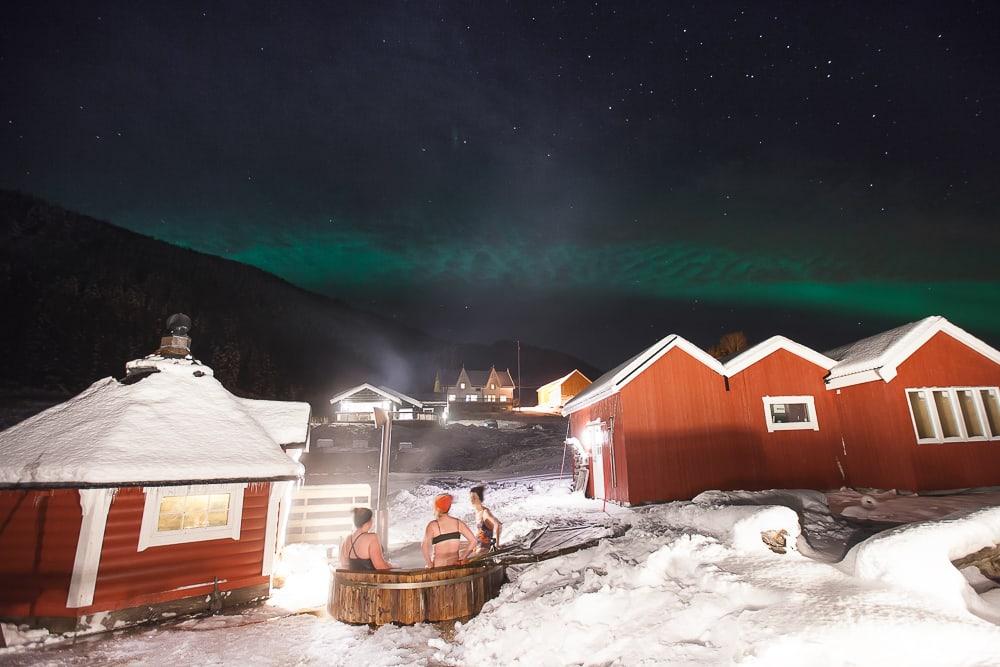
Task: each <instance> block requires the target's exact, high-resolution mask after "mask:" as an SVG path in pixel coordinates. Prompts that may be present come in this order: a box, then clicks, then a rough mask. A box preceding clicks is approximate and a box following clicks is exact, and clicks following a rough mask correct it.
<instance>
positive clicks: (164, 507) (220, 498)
mask: <svg viewBox="0 0 1000 667" xmlns="http://www.w3.org/2000/svg"><path fill="white" fill-rule="evenodd" d="M228 523H229V494H228V493H219V494H212V495H200V496H165V497H164V498H162V499H161V500H160V512H159V515H158V516H157V521H156V530H157V531H159V532H163V531H169V530H187V529H189V528H212V527H218V526H225V525H227V524H228Z"/></svg>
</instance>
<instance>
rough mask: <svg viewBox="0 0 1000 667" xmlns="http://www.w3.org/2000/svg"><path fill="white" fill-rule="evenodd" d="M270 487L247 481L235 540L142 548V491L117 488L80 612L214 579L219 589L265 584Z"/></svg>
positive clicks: (191, 589)
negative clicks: (92, 584)
mask: <svg viewBox="0 0 1000 667" xmlns="http://www.w3.org/2000/svg"><path fill="white" fill-rule="evenodd" d="M269 488H270V485H269V484H250V485H248V486H247V488H246V490H245V492H244V495H243V523H242V526H241V528H240V539H239V540H238V541H237V540H231V539H221V540H208V541H205V542H188V543H186V544H170V545H165V546H153V547H148V548H147V549H146V550H144V551H138V548H139V529H140V526H141V524H142V511H143V507H144V505H145V498H146V496H145V494H144V493H143V492H142V490H141V489H135V488H129V489H121V490H120V491H119V492H118V493H117V494H116V495H115V499H114V501H113V502H112V503H111V510H110V511H109V512H108V522H107V526H106V528H105V531H104V547H103V549H102V551H101V565H100V568H99V569H98V571H97V586H96V588H95V590H94V604H93V605H92V606H91V607H87V608H86V609H83V610H81V613H92V612H95V611H107V610H115V609H127V608H129V607H135V606H138V605H142V604H154V603H158V602H166V601H168V600H178V599H180V598H185V597H191V596H195V595H205V594H207V593H210V592H212V590H213V582H214V579H215V578H218V579H219V589H220V590H223V591H225V590H232V589H235V588H242V587H244V586H255V585H258V584H263V583H267V582H268V581H269V578H268V577H265V576H261V569H262V568H263V562H264V561H263V559H264V532H265V524H266V523H267V498H268V491H269ZM199 584H201V585H200V586H198V585H199Z"/></svg>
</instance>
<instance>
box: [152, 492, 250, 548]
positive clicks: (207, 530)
mask: <svg viewBox="0 0 1000 667" xmlns="http://www.w3.org/2000/svg"><path fill="white" fill-rule="evenodd" d="M246 487H247V484H246V483H238V484H193V485H189V486H153V487H144V488H143V493H145V494H146V502H145V505H144V506H143V508H142V524H141V526H140V528H139V547H138V549H137V551H145V550H146V549H148V548H149V547H162V546H167V545H170V544H187V543H189V542H206V541H208V540H224V539H231V540H239V539H240V529H241V527H242V524H243V493H244V490H245V489H246ZM224 493H228V494H229V517H228V519H227V521H226V525H225V526H206V527H204V528H181V529H180V530H166V531H162V532H161V531H160V530H159V529H158V528H157V526H158V524H159V518H160V501H162V500H163V498H165V497H167V496H201V495H221V494H224Z"/></svg>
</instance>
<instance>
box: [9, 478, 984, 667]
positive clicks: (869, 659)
mask: <svg viewBox="0 0 1000 667" xmlns="http://www.w3.org/2000/svg"><path fill="white" fill-rule="evenodd" d="M480 476H483V477H485V476H487V474H486V473H481V475H480ZM461 477H463V478H465V477H468V478H471V477H472V474H471V473H466V474H463V475H462V476H461ZM489 477H491V478H492V479H494V480H499V481H494V482H493V483H492V484H491V486H490V490H489V491H488V497H487V501H488V504H489V505H491V506H492V507H493V509H494V511H495V512H496V513H497V514H498V515H499V516H500V517H501V518H502V520H504V521H505V533H506V534H508V535H509V536H515V535H517V534H523V533H526V532H527V531H529V530H531V529H532V528H535V527H537V526H539V525H542V524H544V523H550V522H559V521H565V520H567V519H569V518H580V517H586V518H587V519H588V520H595V521H602V522H616V521H627V522H628V523H630V524H632V525H633V529H632V530H631V531H629V532H628V533H627V534H626V535H625V536H623V537H620V538H617V539H613V540H606V541H604V542H602V543H601V544H600V545H599V546H597V547H595V548H592V549H588V550H585V551H581V552H577V553H574V554H570V555H568V556H564V557H560V558H557V559H553V560H551V561H547V562H543V563H538V564H534V565H529V566H521V567H517V568H511V570H510V578H511V580H512V582H511V583H510V584H509V585H507V586H505V587H504V589H503V591H502V592H501V595H500V597H499V598H498V599H497V600H494V601H492V602H490V603H488V604H487V606H486V608H485V609H484V610H483V613H482V614H480V615H479V616H478V617H477V618H475V619H473V620H472V621H470V622H469V623H467V624H465V625H459V626H455V627H453V626H444V627H442V626H434V625H421V626H416V627H409V628H402V627H390V626H387V627H383V628H380V629H379V630H376V631H371V630H369V629H368V628H358V627H351V626H347V625H344V624H341V623H338V622H335V621H333V620H331V619H329V618H326V617H323V614H322V613H320V614H319V615H313V614H298V615H293V616H284V617H281V616H279V615H278V614H280V613H287V612H280V609H281V608H282V607H284V608H286V609H292V610H294V609H298V608H301V607H308V606H312V605H322V604H323V601H324V600H325V597H326V588H327V586H328V578H327V577H328V573H327V571H326V568H325V563H324V562H323V559H322V550H321V549H317V548H309V547H294V548H292V549H291V551H290V553H289V554H288V555H287V558H286V560H285V562H284V567H285V568H286V571H287V572H288V583H287V584H286V586H285V587H284V588H283V589H282V590H280V591H277V593H276V595H275V597H274V599H273V600H272V601H271V605H270V606H269V607H267V608H265V609H263V610H256V611H253V612H249V613H247V614H245V615H243V616H236V617H213V618H208V619H199V620H193V621H186V622H181V623H178V624H174V625H165V626H160V627H157V628H151V629H141V630H137V631H132V632H126V633H122V634H119V635H115V636H111V637H104V638H101V639H99V640H93V641H88V642H83V643H78V644H77V645H75V646H68V647H59V648H57V647H53V648H50V649H47V650H41V651H38V650H36V651H34V652H17V653H8V654H6V655H3V654H0V663H3V664H12V665H28V664H31V665H35V664H42V665H84V664H86V665H126V664H128V665H131V664H156V665H163V664H199V665H287V664H302V665H312V664H316V665H344V666H356V665H365V666H366V667H367V666H371V665H473V664H517V665H532V666H539V665H563V664H580V665H653V664H665V663H669V664H680V665H727V664H745V665H782V666H787V665H831V666H833V665H880V666H881V665H890V664H898V665H928V666H931V665H933V666H934V667H941V666H944V665H982V666H985V665H997V664H1000V627H998V626H997V625H996V624H994V623H992V622H989V621H987V620H984V619H983V618H981V617H979V616H976V615H973V614H972V613H970V612H969V611H968V610H967V609H966V608H965V607H964V606H962V605H961V604H958V603H956V602H955V598H954V596H949V594H948V593H949V589H947V587H943V588H942V589H941V590H937V589H935V587H933V586H930V587H927V588H926V589H924V590H915V589H913V588H912V587H908V586H906V585H902V586H901V585H898V584H892V583H886V582H883V581H880V580H872V579H861V578H858V577H856V576H854V575H853V573H850V572H847V571H845V570H844V569H843V568H842V567H838V566H837V565H836V564H831V563H828V562H823V561H821V560H817V559H816V558H810V557H807V556H806V555H803V554H802V553H800V552H799V551H797V550H795V549H792V550H791V551H790V552H789V553H787V554H784V555H779V554H775V553H772V552H771V551H769V550H767V549H766V548H765V547H764V545H763V543H762V542H760V541H759V539H758V536H759V532H760V530H761V529H765V528H782V527H787V528H788V529H789V531H790V532H791V533H792V534H793V535H794V534H796V533H797V532H798V520H797V518H796V515H795V513H794V512H792V511H791V510H788V509H787V508H784V507H773V506H772V507H760V506H754V505H752V504H750V505H744V506H737V507H734V506H725V505H722V504H721V503H722V502H723V501H726V500H727V498H728V500H729V501H732V500H733V498H731V497H727V495H726V494H713V495H706V496H705V497H704V498H702V499H700V500H701V502H700V503H671V504H667V505H660V506H656V507H651V508H643V509H632V510H630V509H622V508H617V507H610V506H609V507H608V508H607V512H605V511H604V508H603V507H602V504H601V503H600V502H597V501H592V500H586V499H583V498H581V497H580V496H578V495H573V494H570V493H569V489H568V482H566V481H561V480H559V479H556V478H554V477H553V476H545V475H543V476H528V477H525V478H519V479H507V480H503V477H504V475H502V474H500V472H498V471H494V472H493V473H491V474H489ZM432 480H433V481H432ZM394 481H395V483H396V484H397V485H398V486H397V487H396V488H397V490H396V491H395V493H394V497H393V506H392V516H393V520H394V524H393V526H392V531H391V541H392V543H393V544H394V545H402V544H404V543H407V542H410V541H414V540H416V539H417V538H418V537H419V536H420V534H421V532H422V530H423V526H424V523H425V522H426V521H427V519H428V508H429V506H430V499H431V498H432V497H433V495H434V494H436V493H438V492H440V491H441V490H442V488H447V487H449V486H450V485H451V484H452V482H453V480H452V479H451V478H448V477H445V478H441V477H440V476H439V478H437V479H436V480H434V479H433V478H432V477H430V478H426V479H424V480H420V479H417V478H415V476H413V477H407V478H403V479H401V478H397V479H396V480H394ZM456 493H457V490H456ZM779 495H780V494H779ZM785 496H786V500H787V499H788V498H791V499H793V500H795V499H798V501H799V502H803V497H802V496H801V494H797V493H792V492H790V493H786V494H785ZM748 498H749V500H748ZM810 498H811V496H808V494H807V495H806V496H805V499H804V502H805V503H806V504H808V503H809V502H810ZM754 499H757V500H760V499H759V498H757V497H756V496H753V495H750V496H749V497H744V498H742V501H743V502H752V501H754ZM736 500H741V499H739V498H737V499H736ZM767 502H775V500H774V498H772V499H770V500H768V501H767ZM787 504H792V505H794V504H795V503H787ZM798 509H801V508H798ZM813 509H814V512H813V514H812V515H811V516H813V519H815V517H816V515H818V514H820V512H819V510H816V509H815V508H813ZM469 512H470V508H469V505H468V500H467V499H466V497H465V495H464V494H463V493H457V502H456V509H455V513H456V514H457V515H458V516H463V515H464V516H467V515H468V514H469ZM821 523H822V522H818V523H817V521H815V520H810V522H809V526H810V527H812V528H816V529H817V530H819V531H821V532H824V535H825V536H826V538H827V539H830V536H831V535H832V536H836V534H837V533H836V530H835V528H836V526H835V525H834V524H830V525H827V526H825V527H824V526H822V525H820V524H821ZM800 543H801V542H800ZM866 544H867V543H866ZM805 546H806V548H805V549H804V550H805V551H808V550H809V549H808V545H805ZM944 565H945V566H947V565H948V564H947V561H945V562H944ZM937 574H939V573H936V571H931V572H928V576H929V577H935V576H937ZM996 593H997V590H994V591H992V592H990V593H987V594H986V595H984V596H983V597H982V601H983V603H984V604H990V603H992V604H993V605H994V606H993V608H995V609H997V610H998V611H1000V600H997V599H996Z"/></svg>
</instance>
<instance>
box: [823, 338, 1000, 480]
mask: <svg viewBox="0 0 1000 667" xmlns="http://www.w3.org/2000/svg"><path fill="white" fill-rule="evenodd" d="M998 385H1000V365H998V364H996V363H994V362H993V361H990V360H989V359H987V358H986V357H984V356H982V355H981V354H979V353H978V352H976V351H975V350H973V349H971V348H969V347H967V346H965V345H964V344H962V343H961V342H959V341H957V340H955V339H954V338H952V337H951V336H949V335H948V334H946V333H943V332H941V333H938V334H936V335H935V336H933V337H932V338H931V339H930V340H929V341H928V342H927V343H925V344H924V345H923V346H922V347H921V348H920V349H919V350H917V351H916V352H915V353H913V354H912V355H911V356H910V357H909V358H908V359H907V360H906V361H904V362H903V363H902V364H901V365H900V366H899V368H898V369H897V375H896V377H895V378H893V380H892V381H890V382H888V383H886V382H882V381H881V380H877V381H874V382H866V383H864V384H859V385H854V386H850V387H844V388H842V389H841V390H840V394H839V395H837V396H836V400H837V406H838V411H839V414H840V420H841V424H842V429H843V434H844V442H845V447H846V449H847V462H848V463H847V470H848V482H849V483H850V484H851V485H852V486H863V487H875V488H883V489H888V488H899V489H907V490H912V491H926V490H934V489H954V488H963V487H969V486H992V485H996V484H1000V442H998V441H996V440H993V441H977V442H952V443H946V444H926V445H918V444H917V437H916V434H915V433H914V431H913V422H912V420H911V418H910V409H909V406H908V405H907V401H906V389H915V388H920V387H960V386H974V387H975V386H990V387H996V386H998ZM831 393H835V392H831Z"/></svg>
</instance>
